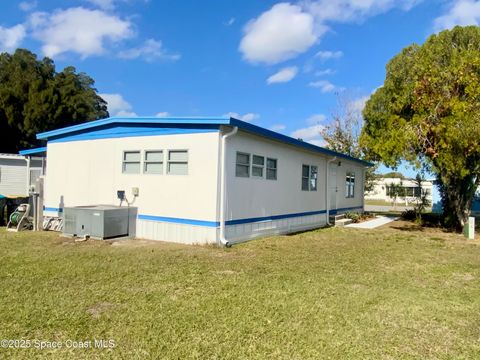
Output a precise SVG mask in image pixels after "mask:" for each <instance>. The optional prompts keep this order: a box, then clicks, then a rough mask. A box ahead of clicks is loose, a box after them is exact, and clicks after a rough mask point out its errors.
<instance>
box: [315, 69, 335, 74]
mask: <svg viewBox="0 0 480 360" xmlns="http://www.w3.org/2000/svg"><path fill="white" fill-rule="evenodd" d="M335 73H336V71H335V70H332V69H325V70H318V71H316V72H315V76H326V75H333V74H335Z"/></svg>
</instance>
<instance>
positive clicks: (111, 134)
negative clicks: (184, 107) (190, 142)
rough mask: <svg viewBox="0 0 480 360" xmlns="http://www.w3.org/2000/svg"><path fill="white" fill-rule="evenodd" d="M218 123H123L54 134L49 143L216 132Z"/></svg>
mask: <svg viewBox="0 0 480 360" xmlns="http://www.w3.org/2000/svg"><path fill="white" fill-rule="evenodd" d="M218 131H219V127H218V125H207V126H206V127H205V128H201V129H198V128H196V129H194V128H170V127H161V128H159V127H152V126H142V127H139V126H135V125H134V126H132V125H131V124H125V125H123V126H109V125H107V127H105V128H104V129H100V130H92V131H78V132H77V134H74V135H70V136H68V135H66V136H55V137H53V138H52V140H50V141H49V143H59V142H70V141H82V140H95V139H112V138H124V137H136V136H154V135H177V134H198V133H208V132H218Z"/></svg>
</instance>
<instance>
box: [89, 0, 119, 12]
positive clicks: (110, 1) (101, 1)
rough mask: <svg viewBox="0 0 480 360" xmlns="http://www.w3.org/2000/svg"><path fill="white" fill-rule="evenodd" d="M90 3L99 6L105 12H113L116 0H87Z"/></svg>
mask: <svg viewBox="0 0 480 360" xmlns="http://www.w3.org/2000/svg"><path fill="white" fill-rule="evenodd" d="M87 1H88V2H89V3H91V4H93V5H96V6H98V7H99V8H101V9H103V10H113V8H114V7H115V4H114V3H115V1H114V0H87Z"/></svg>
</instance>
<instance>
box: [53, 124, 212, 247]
mask: <svg viewBox="0 0 480 360" xmlns="http://www.w3.org/2000/svg"><path fill="white" fill-rule="evenodd" d="M218 147H219V133H218V132H209V133H196V134H176V135H159V136H142V137H125V138H113V139H95V140H84V141H71V142H54V143H48V150H47V154H48V172H47V176H46V181H45V202H44V203H45V208H46V211H45V215H50V216H57V215H58V212H56V211H55V210H54V211H52V210H53V209H58V208H63V207H65V206H66V207H71V206H87V205H98V204H108V205H119V200H118V199H117V190H125V194H126V197H127V199H128V200H129V201H132V200H133V196H132V192H131V189H132V188H133V187H138V188H139V196H138V198H136V199H135V202H134V203H133V204H132V206H134V207H137V208H138V214H139V215H148V216H154V217H168V218H175V219H189V220H200V221H211V222H215V221H216V219H217V178H218V174H217V168H218V167H217V164H218ZM175 149H177V150H188V175H167V174H166V173H165V172H166V159H167V156H168V155H167V151H168V150H175ZM128 150H140V151H144V150H163V151H164V159H165V163H164V174H162V175H156V174H155V175H154V174H123V173H122V156H123V152H124V151H128ZM142 157H143V153H142ZM124 205H126V204H125V203H124ZM136 236H137V237H139V238H148V239H153V240H164V241H173V242H182V243H215V242H216V239H217V228H216V227H204V226H195V225H189V224H182V223H179V222H163V221H158V220H156V221H152V220H137V224H136Z"/></svg>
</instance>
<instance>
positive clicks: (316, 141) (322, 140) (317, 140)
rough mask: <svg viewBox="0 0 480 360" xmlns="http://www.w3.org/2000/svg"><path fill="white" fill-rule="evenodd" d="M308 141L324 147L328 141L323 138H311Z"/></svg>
mask: <svg viewBox="0 0 480 360" xmlns="http://www.w3.org/2000/svg"><path fill="white" fill-rule="evenodd" d="M307 142H308V143H310V144H312V145H316V146H322V147H323V146H325V145H326V144H327V142H326V141H325V140H324V139H323V138H317V139H310V140H308V141H307Z"/></svg>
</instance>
